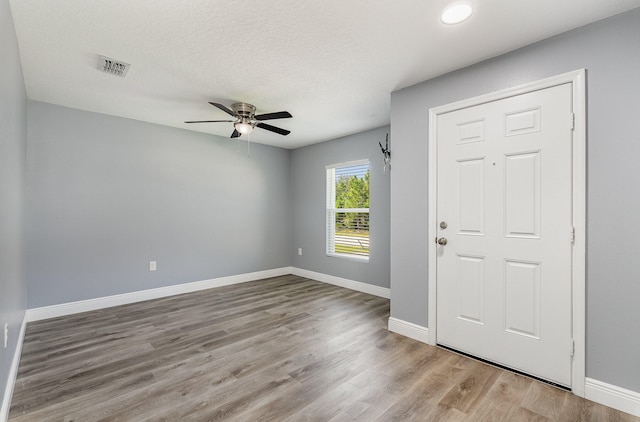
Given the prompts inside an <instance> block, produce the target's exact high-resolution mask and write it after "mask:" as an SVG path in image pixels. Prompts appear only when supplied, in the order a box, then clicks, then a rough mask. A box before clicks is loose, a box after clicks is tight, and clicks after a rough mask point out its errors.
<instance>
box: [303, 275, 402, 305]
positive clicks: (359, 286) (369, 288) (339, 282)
mask: <svg viewBox="0 0 640 422" xmlns="http://www.w3.org/2000/svg"><path fill="white" fill-rule="evenodd" d="M291 274H293V275H297V276H300V277H305V278H310V279H312V280H316V281H322V282H323V283H328V284H333V285H334V286H339V287H344V288H346V289H351V290H356V291H358V292H362V293H368V294H370V295H374V296H379V297H383V298H385V299H390V298H391V289H389V288H387V287H380V286H374V285H373V284H368V283H363V282H361V281H355V280H349V279H347V278H342V277H336V276H332V275H328V274H323V273H317V272H315V271H309V270H303V269H302V268H296V267H292V268H291Z"/></svg>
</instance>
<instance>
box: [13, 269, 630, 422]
mask: <svg viewBox="0 0 640 422" xmlns="http://www.w3.org/2000/svg"><path fill="white" fill-rule="evenodd" d="M388 318H389V301H388V300H387V299H383V298H379V297H375V296H371V295H367V294H364V293H359V292H355V291H352V290H347V289H343V288H339V287H335V286H331V285H328V284H324V283H320V282H316V281H312V280H309V279H305V278H303V277H298V276H293V275H289V276H283V277H274V278H270V279H266V280H259V281H255V282H248V283H242V284H238V285H233V286H225V287H220V288H216V289H210V290H205V291H200V292H194V293H188V294H182V295H177V296H173V297H167V298H160V299H156V300H150V301H146V302H139V303H133V304H127V305H123V306H118V307H113V308H108V309H101V310H97V311H92V312H86V313H82V314H76V315H69V316H65V317H60V318H53V319H50V320H45V321H38V322H33V323H29V324H28V325H27V329H26V334H25V339H24V345H23V353H22V359H21V361H20V367H19V370H18V378H17V381H16V385H15V389H14V395H13V400H12V404H11V410H10V415H9V421H11V422H26V421H38V422H41V421H45V422H48V421H65V422H72V421H74V422H79V421H82V422H98V421H109V422H114V421H136V422H138V421H154V422H157V421H186V420H189V421H217V420H221V421H224V420H228V421H287V422H294V421H334V422H335V421H367V422H368V421H375V420H378V421H385V422H386V421H396V420H398V421H399V420H403V421H458V420H460V421H462V420H464V421H501V420H504V421H520V420H522V421H525V420H526V421H529V420H541V421H563V422H564V421H620V422H631V421H640V418H635V417H633V416H631V415H628V414H625V413H622V412H618V411H615V410H613V409H609V408H607V407H604V406H601V405H598V404H595V403H593V402H589V401H587V400H584V399H581V398H579V397H576V396H573V395H571V394H570V393H567V392H564V391H561V390H558V389H555V388H553V387H551V386H548V385H546V384H542V383H540V382H538V381H535V380H532V379H529V378H526V377H523V376H520V375H516V374H513V373H511V372H508V371H504V370H501V369H497V368H495V367H492V366H488V365H486V364H484V363H481V362H478V361H475V360H473V359H469V358H467V357H463V356H460V355H457V354H455V353H452V352H450V351H448V350H444V349H441V348H436V347H432V346H428V345H426V344H423V343H419V342H417V341H414V340H411V339H409V338H406V337H403V336H399V335H397V334H394V333H390V332H389V331H388V330H387V323H388Z"/></svg>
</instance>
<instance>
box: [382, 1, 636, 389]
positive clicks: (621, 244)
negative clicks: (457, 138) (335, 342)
mask: <svg viewBox="0 0 640 422" xmlns="http://www.w3.org/2000/svg"><path fill="white" fill-rule="evenodd" d="M579 68H586V69H587V95H588V141H587V142H588V164H587V165H588V170H587V171H588V200H587V201H588V205H587V213H588V223H587V225H588V227H587V236H588V237H587V249H588V252H587V260H588V263H587V296H588V298H587V356H586V357H587V368H586V369H587V376H588V377H591V378H594V379H597V380H601V381H604V382H608V383H611V384H614V385H618V386H621V387H624V388H628V389H630V390H634V391H640V359H638V357H639V356H640V336H638V327H640V312H638V300H639V298H640V283H639V282H638V280H640V267H639V266H637V265H636V261H637V253H638V251H639V249H640V248H639V247H638V239H640V218H638V216H639V215H640V195H638V188H639V186H640V166H639V165H638V160H637V157H638V156H640V131H638V129H637V128H636V125H637V124H638V117H639V116H640V9H635V10H632V11H630V12H627V13H625V14H622V15H618V16H614V17H612V18H609V19H606V20H604V21H600V22H596V23H594V24H591V25H588V26H585V27H582V28H579V29H576V30H574V31H571V32H568V33H564V34H561V35H559V36H556V37H553V38H550V39H548V40H545V41H543V42H539V43H537V44H534V45H531V46H528V47H525V48H523V49H520V50H517V51H514V52H511V53H509V54H506V55H503V56H501V57H498V58H496V59H492V60H489V61H486V62H483V63H480V64H478V65H475V66H472V67H469V68H466V69H463V70H460V71H457V72H453V73H450V74H447V75H444V76H441V77H438V78H436V79H432V80H429V81H426V82H423V83H421V84H418V85H415V86H412V87H409V88H406V89H403V90H400V91H398V92H394V93H393V94H392V96H391V126H392V134H391V136H392V138H393V140H394V148H393V160H394V169H393V178H392V180H391V189H392V192H393V195H392V204H391V210H392V212H391V230H392V237H391V256H392V258H391V286H392V292H391V313H392V316H394V317H396V318H400V319H402V320H405V321H409V322H413V323H416V324H419V325H423V326H424V325H427V311H428V310H427V301H428V294H427V270H428V269H427V245H428V244H429V242H428V239H427V175H428V168H427V163H428V150H427V139H428V109H429V108H430V107H434V106H439V105H443V104H447V103H450V102H453V101H456V100H461V99H464V98H469V97H473V96H476V95H480V94H485V93H489V92H492V91H496V90H500V89H504V88H508V87H511V86H515V85H519V84H523V83H526V82H530V81H535V80H539V79H542V78H545V77H549V76H553V75H556V74H560V73H563V72H568V71H572V70H576V69H579ZM416 192H418V194H416Z"/></svg>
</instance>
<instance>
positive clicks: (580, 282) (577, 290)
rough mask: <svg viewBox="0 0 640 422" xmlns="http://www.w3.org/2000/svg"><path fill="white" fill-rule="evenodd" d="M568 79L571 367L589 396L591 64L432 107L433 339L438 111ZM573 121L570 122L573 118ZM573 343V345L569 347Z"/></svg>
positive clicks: (432, 337)
mask: <svg viewBox="0 0 640 422" xmlns="http://www.w3.org/2000/svg"><path fill="white" fill-rule="evenodd" d="M566 83H571V84H572V107H573V113H574V122H573V124H574V130H573V141H572V142H573V145H572V160H573V182H572V190H573V201H572V207H573V225H574V229H575V242H574V245H573V252H572V271H571V272H572V280H571V287H572V305H573V309H572V333H573V341H574V354H573V363H572V367H571V388H572V391H573V394H575V395H577V396H580V397H584V389H585V347H586V345H585V320H586V311H585V309H586V293H585V292H586V288H585V285H586V283H585V279H586V191H587V178H586V161H587V145H586V144H587V143H586V96H585V93H586V70H585V69H579V70H576V71H573V72H568V73H563V74H561V75H558V76H553V77H551V78H547V79H543V80H540V81H536V82H531V83H528V84H525V85H520V86H517V87H513V88H507V89H504V90H501V91H497V92H492V93H490V94H486V95H480V96H478V97H473V98H469V99H466V100H462V101H457V102H455V103H451V104H446V105H443V106H440V107H434V108H430V109H429V182H428V185H429V234H428V236H429V237H428V238H427V245H428V249H429V274H428V277H429V280H428V284H429V314H428V316H427V318H428V319H427V322H428V327H429V331H428V333H429V334H428V336H429V344H432V345H435V344H436V339H437V332H436V327H437V325H436V318H437V317H436V315H437V313H436V306H437V295H436V291H437V285H436V280H437V276H436V265H437V259H436V252H437V248H436V245H435V243H434V241H433V239H435V238H436V235H437V227H436V225H437V220H436V217H437V206H438V203H437V186H438V180H437V175H438V169H437V165H438V160H437V157H438V146H437V133H438V127H437V125H438V115H440V114H443V113H448V112H451V111H456V110H460V109H463V108H467V107H472V106H476V105H479V104H483V103H488V102H492V101H497V100H501V99H504V98H508V97H512V96H515V95H520V94H526V93H528V92H532V91H538V90H541V89H546V88H551V87H554V86H557V85H562V84H566ZM567 124H569V122H567ZM569 347H570V345H567V348H569Z"/></svg>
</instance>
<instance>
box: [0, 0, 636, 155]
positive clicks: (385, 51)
mask: <svg viewBox="0 0 640 422" xmlns="http://www.w3.org/2000/svg"><path fill="white" fill-rule="evenodd" d="M471 1H472V2H473V3H475V8H474V9H475V12H474V14H473V16H472V17H471V18H470V19H469V20H468V21H466V22H464V23H462V24H460V25H457V26H447V25H444V24H442V23H440V21H439V15H440V12H441V10H442V9H443V8H444V6H445V5H447V4H448V3H450V2H451V0H350V1H346V0H322V1H300V0H261V1H256V0H235V1H222V0H164V1H160V0H109V1H107V0H56V1H51V0H10V4H11V10H12V13H13V18H14V21H15V27H16V32H17V37H18V44H19V48H20V56H21V60H22V68H23V73H24V79H25V84H26V88H27V96H28V97H29V98H30V99H32V100H37V101H44V102H48V103H53V104H59V105H63V106H67V107H73V108H77V109H81V110H88V111H94V112H99V113H105V114H110V115H114V116H122V117H127V118H131V119H136V120H142V121H147V122H153V123H159V124H162V125H167V126H174V127H178V128H184V129H190V130H198V131H201V132H206V133H212V134H217V135H222V136H229V135H230V134H231V132H232V130H233V127H232V124H231V123H206V124H198V125H187V124H185V123H183V122H184V121H185V120H212V119H227V118H228V117H229V116H227V115H226V114H224V113H223V112H222V111H220V110H218V109H216V108H214V107H212V106H210V105H209V104H207V102H208V101H215V102H220V103H223V104H226V105H227V106H229V105H230V104H231V103H233V102H238V101H244V102H249V103H251V104H254V105H255V106H256V107H257V109H258V110H257V113H258V114H260V113H268V112H274V111H280V110H287V111H289V112H290V113H291V114H293V118H292V119H286V120H272V121H269V123H270V124H273V125H276V126H280V127H282V128H285V129H289V130H291V134H290V135H289V136H281V135H277V134H274V133H271V132H267V131H265V130H260V129H256V130H254V131H253V132H252V133H251V135H250V136H251V141H252V142H260V143H264V144H270V145H275V146H280V147H284V148H297V147H300V146H304V145H309V144H312V143H316V142H321V141H325V140H329V139H334V138H337V137H341V136H344V135H348V134H352V133H356V132H360V131H363V130H367V129H371V128H375V127H379V126H383V125H385V124H388V123H389V99H390V93H391V92H392V91H394V90H397V89H399V88H403V87H407V86H410V85H413V84H415V83H417V82H420V81H423V80H426V79H430V78H432V77H434V76H437V75H441V74H444V73H447V72H449V71H452V70H454V69H459V68H462V67H465V66H468V65H470V64H473V63H477V62H479V61H482V60H484V59H487V58H490V57H494V56H496V55H499V54H501V53H504V52H507V51H510V50H513V49H516V48H518V47H522V46H524V45H527V44H530V43H532V42H535V41H538V40H541V39H544V38H548V37H550V36H552V35H555V34H558V33H561V32H564V31H567V30H569V29H572V28H575V27H578V26H582V25H584V24H587V23H590V22H594V21H596V20H600V19H602V18H605V17H608V16H611V15H614V14H617V13H621V12H623V11H626V10H629V9H633V8H635V7H639V6H640V0H471ZM100 54H101V55H104V56H108V57H111V58H113V59H116V60H121V61H124V62H126V63H130V64H131V68H130V70H129V73H128V75H127V76H126V78H124V79H123V78H118V77H114V76H111V75H107V74H104V73H101V72H99V71H98V70H97V69H96V67H97V62H98V55H100Z"/></svg>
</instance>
